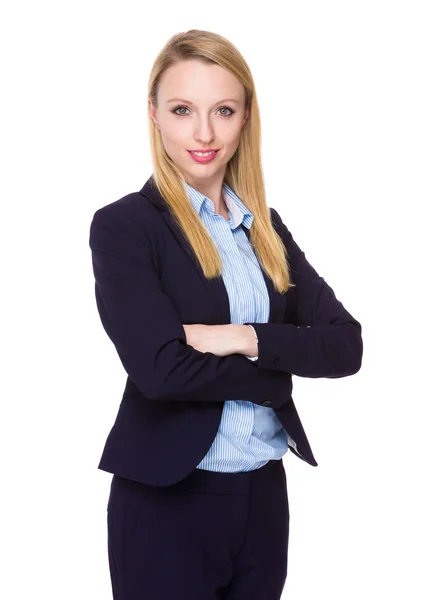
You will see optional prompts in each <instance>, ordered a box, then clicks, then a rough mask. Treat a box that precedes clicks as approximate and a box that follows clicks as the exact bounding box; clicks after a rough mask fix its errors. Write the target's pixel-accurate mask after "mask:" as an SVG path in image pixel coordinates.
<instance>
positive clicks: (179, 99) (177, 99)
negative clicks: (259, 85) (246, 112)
mask: <svg viewBox="0 0 421 600" xmlns="http://www.w3.org/2000/svg"><path fill="white" fill-rule="evenodd" d="M170 102H185V103H186V104H191V105H192V106H194V104H193V102H191V101H190V100H185V99H184V98H171V99H170V100H167V104H169V103H170ZM221 102H235V103H236V104H240V102H239V101H238V100H236V99H235V98H224V99H223V100H219V101H218V102H215V104H220V103H221Z"/></svg>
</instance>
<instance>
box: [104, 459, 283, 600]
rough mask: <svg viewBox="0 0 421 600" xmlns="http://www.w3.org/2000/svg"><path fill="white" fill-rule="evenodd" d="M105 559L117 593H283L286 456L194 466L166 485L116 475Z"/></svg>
mask: <svg viewBox="0 0 421 600" xmlns="http://www.w3.org/2000/svg"><path fill="white" fill-rule="evenodd" d="M107 515H108V516H107V525H108V558H109V566H110V575H111V584H112V591H113V598H114V600H167V599H168V600H169V599H170V598H171V600H257V599H258V600H279V598H280V596H281V593H282V590H283V587H284V584H285V580H286V575H287V556H288V536H289V506H288V494H287V482H286V474H285V469H284V465H283V461H282V459H280V460H271V461H269V462H268V463H267V464H266V465H264V466H263V467H262V468H260V469H256V470H254V471H248V472H240V473H219V472H214V471H205V470H201V469H195V470H194V471H193V472H192V473H190V474H189V475H188V477H186V478H185V479H183V480H182V481H179V482H178V483H176V484H174V485H172V486H169V487H156V486H149V485H147V484H143V483H139V482H136V481H133V480H130V479H125V478H123V477H119V476H117V475H113V478H112V481H111V488H110V496H109V500H108V513H107Z"/></svg>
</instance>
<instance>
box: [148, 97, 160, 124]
mask: <svg viewBox="0 0 421 600" xmlns="http://www.w3.org/2000/svg"><path fill="white" fill-rule="evenodd" d="M148 103H149V114H150V116H151V119H152V120H153V122H154V123H155V126H156V127H157V128H158V129H159V126H158V120H157V118H156V108H155V106H154V105H153V104H152V100H151V99H150V98H149V99H148Z"/></svg>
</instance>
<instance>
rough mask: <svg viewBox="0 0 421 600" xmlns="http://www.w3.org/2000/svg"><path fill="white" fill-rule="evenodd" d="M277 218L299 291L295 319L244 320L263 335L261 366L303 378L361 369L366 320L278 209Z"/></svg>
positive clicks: (295, 291) (260, 337)
mask: <svg viewBox="0 0 421 600" xmlns="http://www.w3.org/2000/svg"><path fill="white" fill-rule="evenodd" d="M271 211H272V221H273V223H274V225H275V228H276V230H277V232H278V234H279V235H280V236H281V239H282V241H283V242H284V244H285V247H286V249H287V253H288V257H289V263H290V267H291V275H292V282H293V283H295V284H296V287H295V288H291V290H290V291H288V292H287V293H288V294H291V293H292V294H295V295H296V297H295V298H294V301H295V303H296V304H295V305H296V316H295V319H294V320H295V322H294V323H293V324H291V323H245V324H246V325H252V326H253V327H254V329H255V331H256V334H257V338H258V349H259V351H258V352H259V354H258V360H257V362H256V364H257V367H258V369H268V370H275V371H286V372H288V373H292V374H294V375H298V376H301V377H331V378H335V377H346V376H347V375H353V374H355V373H357V371H359V369H360V368H361V362H362V355H363V341H362V336H361V331H362V328H361V324H360V323H359V322H358V321H357V320H356V319H355V318H354V317H353V316H352V315H351V314H350V313H349V312H348V311H347V310H346V309H345V307H344V306H343V304H342V303H341V302H340V301H339V300H338V299H337V298H336V296H335V293H334V291H333V289H332V288H331V287H330V286H329V285H328V284H327V283H326V281H325V280H324V279H323V277H321V276H320V275H319V274H318V273H317V272H316V270H315V269H314V267H313V266H312V265H311V264H310V263H309V262H308V260H307V259H306V256H305V253H304V252H303V251H302V250H301V249H300V248H299V246H298V244H297V243H296V242H295V240H294V239H293V237H292V235H291V233H290V232H289V230H288V229H287V227H286V225H285V224H284V223H283V222H282V219H281V217H280V216H279V214H278V213H277V212H276V210H275V209H273V208H272V209H271Z"/></svg>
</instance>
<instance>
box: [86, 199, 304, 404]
mask: <svg viewBox="0 0 421 600" xmlns="http://www.w3.org/2000/svg"><path fill="white" fill-rule="evenodd" d="M120 208H121V207H120ZM145 220H146V219H145ZM132 221H133V220H131V219H130V216H127V215H126V214H123V211H118V210H116V209H112V210H111V209H110V208H109V207H104V208H102V209H99V210H98V211H96V213H95V214H94V217H93V220H92V223H91V227H90V237H89V245H90V248H91V250H92V265H93V272H94V277H95V296H96V302H97V307H98V311H99V315H100V318H101V322H102V324H103V327H104V329H105V331H106V333H107V335H108V336H109V338H110V339H111V341H112V342H113V343H114V345H115V348H116V350H117V353H118V355H119V357H120V359H121V362H122V364H123V366H124V368H125V370H126V372H127V374H128V375H129V377H130V379H131V380H132V381H133V382H134V384H135V385H136V387H137V388H138V389H139V391H140V392H141V393H142V394H144V395H145V396H146V397H148V398H150V399H154V400H163V401H198V402H223V401H226V400H235V399H238V398H241V399H244V400H249V401H251V402H254V403H256V404H262V403H263V402H264V401H265V400H271V401H272V402H273V404H274V405H280V404H281V403H282V402H284V401H286V400H287V399H288V398H289V395H290V393H291V388H292V383H291V377H290V375H289V374H286V373H276V372H275V371H269V370H266V371H263V370H258V369H256V366H255V365H254V364H252V363H251V362H250V361H246V360H244V357H243V356H242V355H241V354H239V353H238V354H232V355H229V356H224V357H220V356H216V355H214V354H212V353H210V352H199V351H197V350H195V349H194V348H192V347H191V346H189V345H187V344H186V335H185V332H184V329H183V325H182V322H181V320H180V318H179V316H178V314H177V311H176V310H175V307H174V305H173V303H172V301H171V298H170V297H169V296H168V295H166V294H165V293H164V291H163V289H162V286H161V283H160V280H159V276H158V273H157V271H156V268H155V265H154V260H153V248H152V244H151V242H150V240H149V237H148V235H147V234H146V233H145V231H146V230H147V227H148V225H147V224H145V225H142V226H141V227H139V223H136V224H135V225H134V224H133V222H132Z"/></svg>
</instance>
